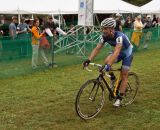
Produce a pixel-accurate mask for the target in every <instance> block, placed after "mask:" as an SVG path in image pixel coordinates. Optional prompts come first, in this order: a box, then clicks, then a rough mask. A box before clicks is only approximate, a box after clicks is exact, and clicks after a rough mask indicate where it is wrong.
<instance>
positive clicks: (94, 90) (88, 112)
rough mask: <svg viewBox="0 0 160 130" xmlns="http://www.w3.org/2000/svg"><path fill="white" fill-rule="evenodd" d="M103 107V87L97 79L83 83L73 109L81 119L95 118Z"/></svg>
mask: <svg viewBox="0 0 160 130" xmlns="http://www.w3.org/2000/svg"><path fill="white" fill-rule="evenodd" d="M103 105H104V87H103V85H102V83H101V82H99V81H98V80H97V79H92V80H88V81H87V82H86V83H84V84H83V85H82V86H81V88H80V90H79V92H78V94H77V97H76V102H75V108H76V112H77V114H78V116H79V117H80V118H82V119H91V118H93V117H95V116H96V115H97V114H98V113H99V112H100V110H101V109H102V107H103Z"/></svg>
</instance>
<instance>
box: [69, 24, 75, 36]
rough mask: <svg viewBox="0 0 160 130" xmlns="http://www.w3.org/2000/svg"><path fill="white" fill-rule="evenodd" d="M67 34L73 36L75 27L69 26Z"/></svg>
mask: <svg viewBox="0 0 160 130" xmlns="http://www.w3.org/2000/svg"><path fill="white" fill-rule="evenodd" d="M68 34H73V35H75V27H74V24H71V25H70V29H69V31H68Z"/></svg>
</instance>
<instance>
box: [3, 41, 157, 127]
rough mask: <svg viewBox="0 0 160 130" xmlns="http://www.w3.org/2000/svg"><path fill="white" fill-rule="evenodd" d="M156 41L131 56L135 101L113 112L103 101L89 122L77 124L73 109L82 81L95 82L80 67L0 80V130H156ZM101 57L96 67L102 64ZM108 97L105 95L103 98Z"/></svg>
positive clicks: (79, 121) (110, 104)
mask: <svg viewBox="0 0 160 130" xmlns="http://www.w3.org/2000/svg"><path fill="white" fill-rule="evenodd" d="M155 52H160V45H159V41H157V43H153V44H151V43H150V44H149V49H148V50H142V48H140V50H139V51H138V52H137V53H136V54H135V55H134V60H133V64H132V71H134V72H136V73H137V74H138V75H139V78H140V89H139V92H138V95H137V97H136V100H135V102H134V103H133V104H132V105H129V106H127V107H122V108H118V109H115V108H113V107H112V103H111V102H109V101H108V96H106V101H105V105H104V108H103V109H102V111H101V112H100V114H99V115H98V116H97V117H95V118H94V119H92V120H89V121H84V120H82V119H80V118H79V117H78V116H77V115H76V113H75V108H74V102H75V97H76V94H77V92H78V90H79V88H80V86H81V85H82V83H84V82H85V81H86V80H88V79H91V78H95V77H96V75H97V71H93V72H92V73H89V72H86V71H83V70H82V66H81V64H78V65H71V66H63V67H58V68H54V69H49V70H45V71H42V72H36V73H33V74H32V75H26V76H19V77H15V78H7V79H1V80H0V85H1V87H0V95H1V96H0V117H1V118H0V129H1V130H159V128H160V124H159V122H160V118H159V117H160V111H159V108H160V104H159V103H160V98H159V92H160V87H159V86H160V80H159V67H160V62H159V57H160V53H155ZM102 59H103V58H101V60H98V61H96V63H103V60H102ZM105 94H106V95H107V93H105Z"/></svg>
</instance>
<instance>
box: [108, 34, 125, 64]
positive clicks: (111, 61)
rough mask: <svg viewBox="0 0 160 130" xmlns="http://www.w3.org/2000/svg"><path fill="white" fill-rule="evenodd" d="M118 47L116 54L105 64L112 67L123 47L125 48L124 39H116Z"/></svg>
mask: <svg viewBox="0 0 160 130" xmlns="http://www.w3.org/2000/svg"><path fill="white" fill-rule="evenodd" d="M116 42H117V44H116V46H115V48H114V52H113V54H112V55H111V56H110V57H109V59H108V60H107V63H105V64H109V65H112V64H113V63H114V62H115V60H116V59H117V57H118V55H119V54H120V51H121V49H122V46H123V38H122V37H121V36H120V37H118V38H117V39H116Z"/></svg>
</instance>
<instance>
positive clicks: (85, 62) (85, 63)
mask: <svg viewBox="0 0 160 130" xmlns="http://www.w3.org/2000/svg"><path fill="white" fill-rule="evenodd" d="M90 62H91V61H90V60H89V59H87V60H85V61H84V62H83V69H84V68H85V67H87V66H88V65H89V63H90Z"/></svg>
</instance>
